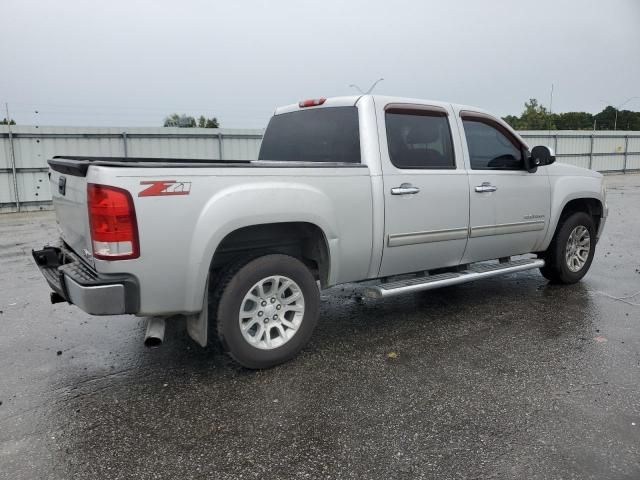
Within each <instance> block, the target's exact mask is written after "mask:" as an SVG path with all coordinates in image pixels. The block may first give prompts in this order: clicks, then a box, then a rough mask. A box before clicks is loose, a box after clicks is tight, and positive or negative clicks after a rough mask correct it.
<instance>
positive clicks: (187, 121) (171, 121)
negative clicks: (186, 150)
mask: <svg viewBox="0 0 640 480" xmlns="http://www.w3.org/2000/svg"><path fill="white" fill-rule="evenodd" d="M164 126H165V127H180V128H192V127H195V126H196V119H195V118H193V117H189V116H187V115H185V114H182V115H179V114H177V113H172V114H171V115H169V116H168V117H166V118H165V119H164Z"/></svg>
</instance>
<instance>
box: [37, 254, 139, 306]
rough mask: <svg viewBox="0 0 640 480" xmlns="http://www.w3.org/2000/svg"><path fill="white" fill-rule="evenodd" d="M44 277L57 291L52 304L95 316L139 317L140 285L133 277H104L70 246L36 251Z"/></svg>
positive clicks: (52, 298) (52, 293)
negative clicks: (77, 308) (74, 306)
mask: <svg viewBox="0 0 640 480" xmlns="http://www.w3.org/2000/svg"><path fill="white" fill-rule="evenodd" d="M32 253H33V259H34V260H35V262H36V264H37V265H38V268H39V269H40V273H42V275H43V276H44V278H45V280H46V281H47V283H48V284H49V286H50V287H51V289H52V290H53V292H51V303H58V302H64V301H66V302H69V303H70V304H73V305H76V306H78V307H80V309H82V310H84V311H85V312H87V313H90V314H92V315H117V314H121V313H136V312H137V311H138V310H139V307H138V305H139V295H138V284H137V282H136V281H135V279H134V278H133V277H131V276H129V275H113V276H112V275H109V276H107V275H101V274H99V273H98V272H96V271H95V270H94V269H93V268H91V267H90V266H89V265H87V264H86V263H84V262H83V261H82V260H81V259H80V257H78V256H77V255H76V254H75V253H73V252H72V251H71V250H70V249H68V248H66V246H62V247H44V248H43V249H41V250H34V251H33V252H32Z"/></svg>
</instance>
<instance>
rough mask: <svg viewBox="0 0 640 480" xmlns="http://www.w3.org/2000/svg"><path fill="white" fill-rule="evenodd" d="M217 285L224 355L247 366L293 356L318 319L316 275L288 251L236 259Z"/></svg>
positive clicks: (267, 365)
mask: <svg viewBox="0 0 640 480" xmlns="http://www.w3.org/2000/svg"><path fill="white" fill-rule="evenodd" d="M217 290H218V295H219V298H218V299H217V302H216V304H217V305H216V307H217V315H216V317H217V319H216V320H217V322H216V323H217V330H218V338H219V339H220V342H221V344H222V347H223V349H224V350H225V351H226V352H227V353H228V354H229V356H231V358H233V359H234V360H235V361H236V362H237V363H239V364H240V365H242V366H243V367H246V368H251V369H262V368H270V367H273V366H275V365H278V364H281V363H283V362H286V361H287V360H290V359H292V358H293V357H295V356H296V355H297V354H298V352H300V350H302V348H303V347H304V346H305V345H306V344H307V342H308V341H309V339H310V338H311V334H312V333H313V330H314V328H315V326H316V324H317V322H318V314H319V309H320V292H319V290H318V286H317V284H316V281H315V278H314V276H313V274H312V273H311V271H309V269H308V268H307V267H306V265H305V264H304V263H302V262H301V261H300V260H298V259H296V258H294V257H290V256H288V255H280V254H273V255H264V256H262V257H258V258H253V259H250V260H246V261H244V262H241V263H238V264H236V265H235V266H233V267H231V268H230V269H229V270H227V272H226V273H225V274H223V276H222V278H221V279H220V283H219V284H218V289H217ZM214 308H215V307H214ZM241 313H242V318H241Z"/></svg>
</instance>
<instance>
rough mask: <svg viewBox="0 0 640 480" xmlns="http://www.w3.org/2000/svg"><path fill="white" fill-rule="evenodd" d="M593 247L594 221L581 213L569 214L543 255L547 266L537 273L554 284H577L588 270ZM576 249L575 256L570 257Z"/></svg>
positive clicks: (594, 243)
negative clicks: (586, 243)
mask: <svg viewBox="0 0 640 480" xmlns="http://www.w3.org/2000/svg"><path fill="white" fill-rule="evenodd" d="M585 231H586V233H585ZM572 234H573V236H572ZM585 239H586V240H587V241H588V253H585V251H584V246H585ZM576 240H578V241H577V242H576ZM595 247H596V228H595V223H594V221H593V218H592V217H591V216H590V215H589V214H587V213H584V212H575V213H572V214H570V215H569V216H567V217H565V218H563V219H561V221H560V222H559V224H558V228H557V229H556V233H555V235H554V236H553V239H552V240H551V244H550V245H549V248H548V249H547V250H546V252H544V254H543V255H542V258H543V259H544V260H545V262H546V264H545V266H544V267H542V268H541V269H540V273H542V275H543V276H544V277H545V278H546V279H548V280H549V281H551V282H553V283H563V284H572V283H576V282H579V281H580V280H581V279H582V277H584V276H585V275H586V274H587V272H588V271H589V267H591V262H592V261H593V255H594V253H595ZM576 248H577V254H576V255H571V252H572V251H576ZM568 249H569V251H567V250H568ZM578 254H580V255H578Z"/></svg>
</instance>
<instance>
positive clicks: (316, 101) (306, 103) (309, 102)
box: [298, 97, 327, 108]
mask: <svg viewBox="0 0 640 480" xmlns="http://www.w3.org/2000/svg"><path fill="white" fill-rule="evenodd" d="M326 101H327V99H326V98H324V97H321V98H312V99H310V100H302V101H301V102H299V103H298V106H299V107H300V108H306V107H317V106H318V105H322V104H323V103H324V102H326Z"/></svg>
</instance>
